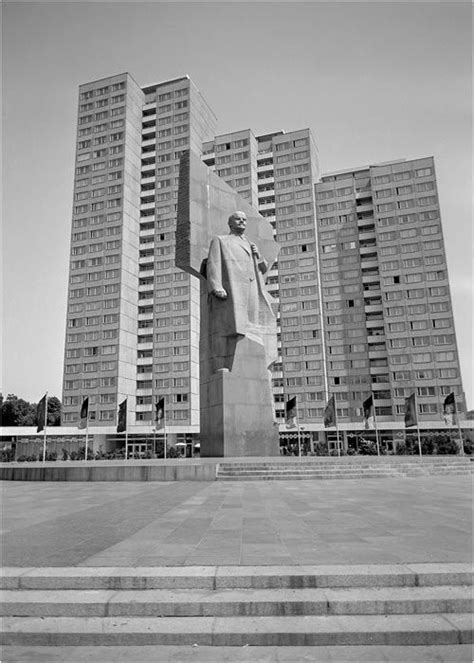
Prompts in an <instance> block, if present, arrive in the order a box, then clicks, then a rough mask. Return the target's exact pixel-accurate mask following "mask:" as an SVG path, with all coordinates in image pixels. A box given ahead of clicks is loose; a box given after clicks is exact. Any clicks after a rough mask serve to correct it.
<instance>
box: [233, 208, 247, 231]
mask: <svg viewBox="0 0 474 663" xmlns="http://www.w3.org/2000/svg"><path fill="white" fill-rule="evenodd" d="M246 227H247V217H246V216H245V214H244V212H236V213H235V214H234V215H233V216H232V218H231V219H230V220H229V228H230V232H231V233H235V234H236V235H243V233H244V232H245V228H246Z"/></svg>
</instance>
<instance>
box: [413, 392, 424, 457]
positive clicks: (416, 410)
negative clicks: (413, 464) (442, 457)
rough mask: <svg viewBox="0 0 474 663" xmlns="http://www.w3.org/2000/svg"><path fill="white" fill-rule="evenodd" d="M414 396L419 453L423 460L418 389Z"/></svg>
mask: <svg viewBox="0 0 474 663" xmlns="http://www.w3.org/2000/svg"><path fill="white" fill-rule="evenodd" d="M413 396H414V397H415V417H416V432H417V435H418V452H419V454H420V458H423V454H422V452H421V438H420V425H419V423H418V401H417V398H416V389H415V391H414V392H413Z"/></svg>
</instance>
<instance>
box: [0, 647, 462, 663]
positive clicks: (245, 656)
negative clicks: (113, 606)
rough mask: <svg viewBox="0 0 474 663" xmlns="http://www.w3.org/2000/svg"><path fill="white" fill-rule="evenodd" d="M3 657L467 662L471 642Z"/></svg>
mask: <svg viewBox="0 0 474 663" xmlns="http://www.w3.org/2000/svg"><path fill="white" fill-rule="evenodd" d="M2 655H3V658H4V661H5V662H6V661H8V662H9V663H14V662H16V663H26V661H30V662H33V661H35V662H36V661H45V662H48V663H51V662H52V661H62V662H63V663H83V662H84V661H87V663H97V662H98V661H100V662H101V663H112V661H113V662H114V663H119V662H122V663H145V662H151V663H170V662H171V661H175V663H189V662H191V661H192V662H193V663H301V662H303V661H307V662H310V661H311V663H328V662H329V661H332V662H334V663H349V662H351V663H361V661H374V662H376V663H380V662H381V661H405V662H407V661H409V662H410V663H440V661H450V663H455V662H459V663H467V662H468V661H469V662H470V661H471V659H472V647H471V645H453V644H450V645H412V646H410V645H373V646H372V645H366V646H363V645H348V646H344V645H341V646H336V647H328V646H320V647H311V646H299V647H291V646H285V647H265V646H263V647H253V646H248V645H243V646H242V647H217V646H215V647H212V646H198V645H197V644H196V643H193V644H192V645H183V646H179V645H161V646H159V647H157V646H153V645H145V646H138V647H137V646H127V647H114V646H113V645H112V646H109V647H106V646H102V647H100V646H98V647H42V646H41V647H40V646H36V647H3V648H2Z"/></svg>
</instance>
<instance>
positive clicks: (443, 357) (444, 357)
mask: <svg viewBox="0 0 474 663" xmlns="http://www.w3.org/2000/svg"><path fill="white" fill-rule="evenodd" d="M435 359H436V361H454V360H455V359H456V354H455V353H454V352H436V353H435Z"/></svg>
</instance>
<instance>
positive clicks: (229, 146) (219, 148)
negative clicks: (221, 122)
mask: <svg viewBox="0 0 474 663" xmlns="http://www.w3.org/2000/svg"><path fill="white" fill-rule="evenodd" d="M248 144H249V141H248V138H240V139H238V140H233V141H231V142H228V143H217V144H216V145H215V151H216V152H226V151H227V150H235V149H239V148H240V147H246V145H248Z"/></svg>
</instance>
